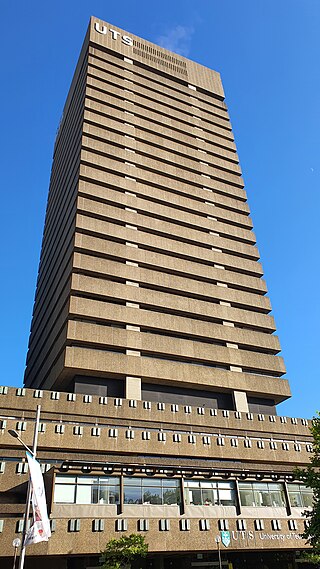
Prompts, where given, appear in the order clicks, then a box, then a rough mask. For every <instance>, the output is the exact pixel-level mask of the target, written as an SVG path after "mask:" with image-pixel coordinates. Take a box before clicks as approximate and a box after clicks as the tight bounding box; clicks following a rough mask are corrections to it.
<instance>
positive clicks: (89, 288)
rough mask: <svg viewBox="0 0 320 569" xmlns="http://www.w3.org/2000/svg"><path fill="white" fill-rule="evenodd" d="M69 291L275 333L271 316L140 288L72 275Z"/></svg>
mask: <svg viewBox="0 0 320 569" xmlns="http://www.w3.org/2000/svg"><path fill="white" fill-rule="evenodd" d="M71 289H72V291H73V292H77V293H81V292H82V293H88V294H91V295H92V296H96V297H97V298H98V297H99V298H100V300H104V298H105V299H106V300H107V299H108V298H109V299H117V300H120V301H121V300H122V301H124V302H134V303H138V304H139V305H141V306H142V308H147V307H150V308H151V307H154V308H159V309H160V312H161V308H163V309H164V310H163V312H166V310H165V309H168V311H169V310H170V311H172V312H173V313H181V314H182V313H185V314H186V315H187V317H188V316H189V317H190V316H191V318H192V317H193V316H194V317H196V316H199V317H202V320H206V319H207V320H208V321H210V319H211V320H221V321H228V322H233V323H237V324H242V325H243V326H247V327H252V328H254V329H255V328H256V329H258V330H259V328H260V329H262V330H269V331H270V333H271V332H273V331H275V325H274V319H273V317H272V316H269V315H267V314H262V313H259V312H253V311H250V310H241V309H238V308H233V307H230V306H225V305H221V304H217V303H209V302H204V301H202V300H196V299H193V298H187V297H182V296H178V295H171V294H168V293H165V292H161V291H154V290H148V289H143V288H141V287H135V286H128V285H126V284H122V283H117V282H112V281H108V280H104V279H99V278H95V277H89V276H86V275H80V274H73V275H72V284H71Z"/></svg>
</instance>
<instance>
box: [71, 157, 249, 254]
mask: <svg viewBox="0 0 320 569" xmlns="http://www.w3.org/2000/svg"><path fill="white" fill-rule="evenodd" d="M117 166H118V171H114V172H113V171H104V170H101V169H99V168H94V167H93V166H92V165H88V164H81V165H80V184H81V186H80V187H79V191H85V188H86V185H88V193H91V194H93V189H92V186H94V188H95V191H96V192H98V193H97V194H96V196H97V197H98V196H99V191H100V192H102V188H103V189H104V194H103V195H102V196H101V197H102V198H103V197H104V199H107V192H106V190H107V191H109V189H110V190H111V191H117V192H118V194H119V192H121V191H128V190H129V191H131V192H133V193H135V194H136V195H137V196H138V198H140V197H142V199H143V200H144V202H145V201H146V200H147V201H148V202H151V204H152V203H153V202H154V203H155V204H156V205H159V202H160V203H161V206H165V207H168V208H170V209H178V211H181V213H182V215H183V214H184V213H186V214H187V215H192V214H194V215H197V214H199V215H201V217H202V221H203V222H204V223H205V224H207V223H209V222H210V217H211V218H213V219H211V223H212V221H214V222H215V223H214V225H215V226H216V227H219V226H218V225H217V223H221V224H225V225H222V226H221V228H224V229H223V231H222V233H226V234H229V233H230V235H232V232H234V235H235V237H239V238H240V239H243V240H244V241H247V242H249V243H251V242H255V236H254V233H253V232H252V221H251V219H250V217H249V216H248V213H249V209H248V205H247V203H246V202H242V201H239V200H237V199H234V198H232V197H228V196H226V195H221V194H219V193H216V192H215V191H214V190H212V189H209V188H207V187H206V186H204V185H201V186H199V187H195V186H190V185H189V184H188V181H187V180H184V181H183V182H181V181H180V182H179V184H178V183H176V182H175V181H174V180H173V181H172V180H171V179H166V180H167V184H166V183H165V182H164V180H165V178H163V177H161V180H160V178H159V176H157V178H156V179H155V178H154V177H153V181H152V179H150V180H149V181H148V180H144V181H141V180H139V178H137V177H136V175H137V173H136V172H130V174H131V175H129V174H126V173H125V170H124V168H123V167H122V163H119V165H117ZM140 173H141V174H142V175H143V176H144V178H146V175H145V172H140ZM159 182H161V183H160V184H159ZM162 182H163V183H162ZM161 184H162V185H161ZM99 186H100V189H99ZM93 195H94V194H93ZM110 199H111V198H110ZM151 204H150V207H152V205H151ZM142 209H145V208H144V207H142ZM175 215H176V214H175ZM206 219H207V220H206Z"/></svg>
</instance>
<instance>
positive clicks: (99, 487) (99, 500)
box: [54, 476, 120, 504]
mask: <svg viewBox="0 0 320 569" xmlns="http://www.w3.org/2000/svg"><path fill="white" fill-rule="evenodd" d="M54 501H55V502H56V503H57V504H119V502H120V478H119V477H113V476H112V477H110V476H57V477H56V483H55V489H54Z"/></svg>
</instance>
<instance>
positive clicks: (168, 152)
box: [83, 112, 241, 182]
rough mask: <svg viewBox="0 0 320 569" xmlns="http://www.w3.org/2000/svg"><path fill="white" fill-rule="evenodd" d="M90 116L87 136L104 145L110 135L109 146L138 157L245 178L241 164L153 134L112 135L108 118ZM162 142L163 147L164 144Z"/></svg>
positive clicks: (196, 170) (86, 125)
mask: <svg viewBox="0 0 320 569" xmlns="http://www.w3.org/2000/svg"><path fill="white" fill-rule="evenodd" d="M86 115H87V116H88V115H89V117H90V118H88V121H87V120H86V122H84V124H83V133H84V135H85V136H86V137H88V138H91V139H93V140H95V141H101V143H102V144H103V143H105V142H106V136H108V138H109V140H108V144H110V145H112V146H115V147H116V148H121V147H125V148H128V149H130V150H132V151H134V152H135V153H136V154H140V155H144V156H148V157H149V158H153V157H154V156H156V157H157V159H158V160H161V161H163V162H166V163H168V164H171V165H172V164H173V165H178V166H182V167H185V169H186V172H187V171H188V170H190V171H195V172H199V171H200V172H205V170H206V171H207V173H208V174H210V169H211V168H217V169H221V171H225V172H228V173H229V174H230V176H231V177H232V178H233V177H234V181H235V182H236V181H237V176H238V177H239V176H241V171H240V168H239V166H238V165H237V164H235V163H234V162H227V161H226V160H223V159H221V158H217V157H216V156H215V155H211V154H208V153H206V152H205V151H203V150H201V149H200V148H199V147H198V148H196V149H192V148H188V147H186V146H184V145H183V144H180V145H179V144H177V143H175V144H173V143H171V144H170V142H169V141H167V140H165V139H163V138H161V137H159V136H157V137H156V136H155V135H150V134H149V136H144V138H142V139H139V138H137V136H136V133H134V136H131V137H130V136H129V135H127V136H125V135H124V133H123V130H121V131H118V132H112V131H110V130H109V129H108V127H107V126H104V128H102V124H103V121H101V119H103V118H105V117H101V114H95V113H90V112H87V113H86ZM89 121H90V122H89ZM104 122H107V118H105V121H104ZM131 134H133V133H131ZM145 134H147V133H145ZM148 139H149V140H148ZM161 140H162V144H161V143H160V141H161ZM166 143H167V144H166Z"/></svg>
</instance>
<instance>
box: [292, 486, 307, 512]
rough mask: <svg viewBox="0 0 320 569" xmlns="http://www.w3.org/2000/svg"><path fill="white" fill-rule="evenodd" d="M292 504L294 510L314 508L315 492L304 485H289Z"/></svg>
mask: <svg viewBox="0 0 320 569" xmlns="http://www.w3.org/2000/svg"><path fill="white" fill-rule="evenodd" d="M288 493H289V500H290V504H291V506H292V507H293V508H312V505H313V492H312V490H311V488H307V487H306V486H304V485H303V484H288Z"/></svg>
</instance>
